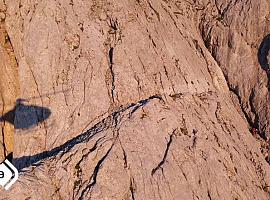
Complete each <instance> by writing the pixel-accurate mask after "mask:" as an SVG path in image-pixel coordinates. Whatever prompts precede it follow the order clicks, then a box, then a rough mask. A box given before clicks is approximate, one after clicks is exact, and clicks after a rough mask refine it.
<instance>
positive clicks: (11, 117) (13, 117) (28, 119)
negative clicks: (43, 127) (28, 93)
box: [0, 99, 51, 129]
mask: <svg viewBox="0 0 270 200" xmlns="http://www.w3.org/2000/svg"><path fill="white" fill-rule="evenodd" d="M23 101H24V100H23V99H18V100H17V103H16V106H15V107H14V108H13V109H12V110H10V111H8V112H7V113H5V114H4V115H3V116H2V117H0V121H5V122H8V123H10V124H13V125H14V127H15V129H28V128H32V127H34V126H36V125H38V124H39V123H41V122H43V121H45V120H46V119H48V118H49V117H50V115H51V111H50V109H49V108H45V107H41V106H36V105H24V103H23Z"/></svg>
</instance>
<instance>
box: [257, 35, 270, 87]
mask: <svg viewBox="0 0 270 200" xmlns="http://www.w3.org/2000/svg"><path fill="white" fill-rule="evenodd" d="M269 50H270V34H268V35H267V36H265V37H264V38H263V40H262V42H261V44H260V46H259V49H258V61H259V63H260V65H261V67H262V69H263V70H265V71H266V73H267V77H268V84H267V85H268V90H270V68H269V61H268V58H267V57H268V55H269Z"/></svg>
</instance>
